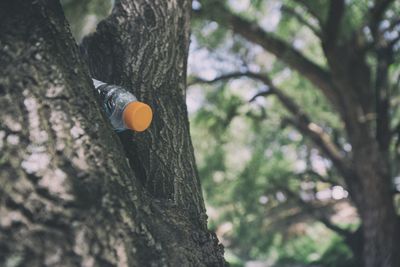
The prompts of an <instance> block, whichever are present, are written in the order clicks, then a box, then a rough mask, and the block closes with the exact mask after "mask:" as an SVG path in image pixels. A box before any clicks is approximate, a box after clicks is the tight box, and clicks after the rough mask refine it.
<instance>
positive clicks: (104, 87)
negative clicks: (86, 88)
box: [92, 79, 153, 132]
mask: <svg viewBox="0 0 400 267" xmlns="http://www.w3.org/2000/svg"><path fill="white" fill-rule="evenodd" d="M92 80H93V85H94V87H95V88H96V90H97V92H98V93H99V95H100V98H101V100H102V102H103V108H104V111H105V112H106V114H107V116H108V118H109V119H110V121H111V124H112V126H113V127H114V129H115V130H116V131H118V132H120V131H123V130H126V129H131V130H133V131H136V132H142V131H144V130H146V129H147V128H148V127H149V126H150V123H151V120H152V118H153V112H152V110H151V108H150V106H149V105H147V104H145V103H143V102H140V101H138V100H137V98H136V97H135V96H134V95H133V94H131V93H129V92H128V91H126V90H125V89H124V88H123V87H121V86H118V85H110V84H106V83H103V82H101V81H98V80H95V79H92Z"/></svg>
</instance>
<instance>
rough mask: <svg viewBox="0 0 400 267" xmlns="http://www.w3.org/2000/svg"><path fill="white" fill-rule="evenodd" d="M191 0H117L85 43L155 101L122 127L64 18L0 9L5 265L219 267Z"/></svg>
mask: <svg viewBox="0 0 400 267" xmlns="http://www.w3.org/2000/svg"><path fill="white" fill-rule="evenodd" d="M190 4H191V3H190V1H172V0H169V1H161V0H159V1H153V0H147V1H144V0H143V1H128V0H126V1H123V0H121V1H117V4H116V7H115V8H114V11H113V14H112V16H110V18H108V19H107V20H106V21H105V22H103V23H102V24H101V25H100V27H99V33H97V34H95V35H94V36H92V37H90V38H88V39H87V40H86V44H87V46H86V47H87V50H86V52H87V59H88V62H90V66H91V67H92V69H91V72H92V73H93V75H95V77H96V78H98V79H100V80H104V81H107V82H113V83H117V84H121V85H125V86H128V87H129V88H132V90H133V92H134V93H135V94H136V95H137V96H138V97H139V99H141V100H144V101H146V102H148V103H150V104H151V106H152V108H153V109H154V113H155V120H154V122H153V124H152V126H151V129H150V130H149V131H148V132H147V133H144V134H133V133H124V134H121V136H120V138H121V139H122V142H121V140H120V138H118V136H117V135H116V134H115V133H114V132H113V130H112V129H111V127H110V124H109V123H108V122H107V118H106V117H105V114H104V113H103V111H102V110H101V108H100V106H99V104H98V103H97V102H96V95H95V93H94V89H93V86H92V85H91V80H90V77H89V71H88V70H87V67H85V64H84V63H83V61H82V60H81V59H80V55H79V53H78V49H77V47H76V45H75V43H74V41H73V39H72V37H71V34H70V31H69V28H68V25H67V23H66V22H65V19H64V15H63V12H62V9H61V7H60V5H59V3H58V2H57V1H51V0H38V1H26V0H4V1H1V3H0V49H1V50H0V106H1V108H2V110H1V111H0V149H1V154H0V184H1V188H0V266H224V265H225V262H224V260H223V257H222V254H223V250H222V248H221V246H220V245H219V244H218V240H217V238H216V237H215V235H214V234H213V233H210V232H209V231H208V230H207V226H206V215H205V209H204V203H203V199H202V195H201V190H200V185H199V178H198V175H197V171H196V167H195V161H194V156H193V149H192V145H191V140H190V135H189V127H188V120H187V114H186V106H185V76H186V60H187V52H188V44H189V12H190V7H191V5H190Z"/></svg>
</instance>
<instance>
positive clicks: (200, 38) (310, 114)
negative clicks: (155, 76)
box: [65, 0, 400, 266]
mask: <svg viewBox="0 0 400 267" xmlns="http://www.w3.org/2000/svg"><path fill="white" fill-rule="evenodd" d="M103 4H104V6H103ZM111 5H112V1H94V0H91V1H86V2H80V1H73V0H70V1H65V7H66V13H67V16H68V17H69V18H70V20H71V22H72V29H73V31H74V34H75V36H76V37H77V40H79V39H80V38H81V36H83V35H85V34H87V33H88V32H90V31H92V30H93V28H94V26H95V22H96V21H98V20H99V18H101V17H102V16H105V15H106V14H107V12H109V8H110V6H111ZM83 6H84V7H83ZM78 11H79V12H85V14H86V16H82V15H80V16H77V17H74V14H77V12H78ZM399 14H400V3H399V2H398V1H391V0H375V1H364V0H357V1H356V0H350V1H344V0H331V1H329V0H315V1H303V0H265V1H263V0H226V1H211V0H204V1H200V2H199V1H194V2H193V18H192V44H191V50H190V57H189V79H188V82H189V89H188V95H187V98H188V99H187V102H188V108H189V112H190V116H191V128H192V129H191V133H192V138H193V142H194V146H195V151H196V156H197V163H198V165H199V170H200V177H201V178H202V186H203V190H204V194H205V198H206V202H207V204H208V207H207V209H208V214H209V217H210V220H209V223H210V225H211V226H212V227H213V229H214V230H215V231H216V232H217V234H218V236H219V238H220V240H221V241H222V242H223V244H224V246H225V249H226V259H227V260H228V261H229V262H230V263H231V264H232V266H244V265H247V266H251V264H253V265H254V264H259V265H257V266H299V265H300V266H301V265H308V266H311V265H312V266H398V264H399V263H398V261H399V259H398V258H397V255H396V253H395V250H396V249H397V248H398V247H399V245H400V244H399V242H400V236H399V220H398V213H399V203H400V202H399V197H398V196H399V194H398V190H399V189H400V175H399V167H398V166H399V165H398V163H399V154H400V148H399V146H400V136H399V135H400V114H399V109H398V104H399V101H400V97H399V82H400V79H399V78H400V76H399V75H400V64H399V49H400V42H399V40H400V16H399ZM82 18H84V19H82ZM82 31H85V32H84V33H83V32H82ZM397 254H398V253H397Z"/></svg>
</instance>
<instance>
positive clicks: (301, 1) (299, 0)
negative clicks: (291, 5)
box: [293, 0, 322, 25]
mask: <svg viewBox="0 0 400 267" xmlns="http://www.w3.org/2000/svg"><path fill="white" fill-rule="evenodd" d="M293 2H296V3H298V4H300V5H301V6H303V7H304V8H305V9H306V10H307V12H308V13H310V15H311V16H313V17H314V18H315V19H316V20H318V22H319V23H320V24H321V25H322V17H321V14H319V13H317V12H316V10H314V8H312V7H311V5H310V3H312V1H309V0H293Z"/></svg>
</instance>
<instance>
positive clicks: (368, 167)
mask: <svg viewBox="0 0 400 267" xmlns="http://www.w3.org/2000/svg"><path fill="white" fill-rule="evenodd" d="M354 158H355V167H356V168H357V173H358V176H359V179H360V183H361V192H358V193H359V194H360V195H361V196H362V199H363V202H362V203H358V206H361V208H359V212H360V215H361V219H362V224H363V227H362V228H363V240H364V243H363V253H364V256H363V261H364V266H365V267H375V266H382V267H396V266H399V264H400V262H399V256H398V252H397V250H398V248H399V247H400V235H399V224H398V218H397V215H396V213H395V208H394V204H393V197H392V194H391V191H390V184H391V182H390V176H389V173H388V170H387V169H386V168H385V167H384V166H383V161H382V158H379V152H378V151H377V146H376V147H375V149H374V146H373V144H372V145H369V144H365V146H364V148H363V149H362V150H361V151H357V152H355V155H354Z"/></svg>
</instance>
